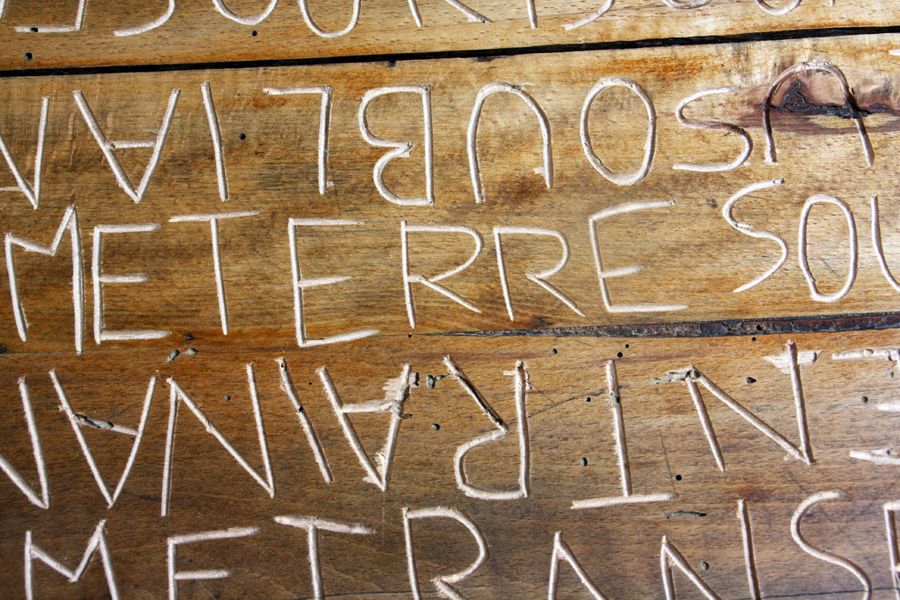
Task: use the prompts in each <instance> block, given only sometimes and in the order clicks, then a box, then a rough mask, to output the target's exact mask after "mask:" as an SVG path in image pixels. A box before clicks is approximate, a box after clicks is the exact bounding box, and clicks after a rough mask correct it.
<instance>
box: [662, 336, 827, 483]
mask: <svg viewBox="0 0 900 600" xmlns="http://www.w3.org/2000/svg"><path fill="white" fill-rule="evenodd" d="M786 351H787V352H791V350H790V346H789V347H788V350H786ZM792 356H794V357H795V359H796V353H794V354H792ZM797 373H798V376H799V370H798V371H797ZM664 380H665V381H681V382H684V384H685V385H686V386H687V387H688V390H689V391H690V394H691V399H692V400H693V403H694V407H695V408H696V410H697V416H698V417H699V419H700V424H701V426H702V427H703V434H704V435H705V436H706V440H707V442H708V443H709V448H710V450H711V451H712V454H713V457H714V458H715V460H716V465H717V466H718V468H719V470H720V471H725V461H724V459H723V458H722V449H721V447H720V446H719V440H718V439H717V437H716V432H715V429H713V426H712V421H711V420H710V418H709V412H708V411H707V409H706V404H705V403H704V402H703V397H702V396H701V395H700V389H699V387H698V386H697V383H698V382H699V383H700V384H701V385H702V386H703V387H705V388H706V389H707V390H708V391H709V392H711V393H712V395H713V396H715V397H716V398H718V399H719V400H721V401H722V402H723V403H724V404H725V405H726V406H727V407H728V408H730V409H731V410H733V411H734V412H736V413H737V414H739V415H740V416H741V417H743V418H744V420H745V421H747V422H748V423H750V424H751V425H753V426H754V427H755V428H756V429H758V430H759V431H760V432H761V433H763V434H764V435H765V436H766V437H768V438H769V439H770V440H772V441H773V442H775V443H776V444H778V445H779V446H780V447H781V448H782V449H783V450H784V451H785V452H787V453H788V454H789V455H790V456H791V457H793V458H795V459H797V460H799V461H803V462H805V463H806V464H807V465H810V464H812V463H813V459H812V450H811V448H810V446H809V433H808V432H809V427H808V425H807V423H806V409H805V404H804V399H803V395H802V389H800V390H799V391H800V393H799V395H798V389H797V388H795V389H794V405H795V412H796V415H797V418H798V423H797V429H798V431H799V435H800V439H801V447H797V446H796V445H794V444H793V443H791V442H789V441H788V440H787V438H785V437H784V436H783V435H781V434H780V433H778V432H777V431H776V430H775V429H774V428H773V427H772V426H771V425H769V424H768V423H766V422H765V421H763V420H762V419H760V418H759V417H757V416H756V415H755V414H753V413H752V412H750V411H749V410H747V409H746V408H744V406H743V405H741V404H739V403H738V402H737V401H735V400H734V398H732V397H731V396H729V395H728V394H726V393H725V392H724V391H723V390H722V389H721V388H720V387H719V386H717V385H716V384H715V383H713V382H712V381H711V380H710V379H709V378H708V377H707V376H706V375H704V374H703V373H701V372H700V371H699V370H697V369H696V368H695V367H693V366H691V367H688V368H687V369H684V370H681V371H672V372H670V373H669V376H667V377H666V378H664ZM792 387H793V376H792Z"/></svg>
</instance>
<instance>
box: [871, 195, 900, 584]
mask: <svg viewBox="0 0 900 600" xmlns="http://www.w3.org/2000/svg"><path fill="white" fill-rule="evenodd" d="M869 201H870V203H871V205H872V246H873V247H874V248H875V256H876V257H877V258H878V268H879V269H881V274H882V275H884V278H885V279H887V282H888V283H889V284H890V286H891V287H892V288H894V291H895V292H900V282H898V281H897V280H896V279H894V276H893V275H892V274H891V270H890V268H889V267H888V264H887V260H886V259H885V257H884V247H883V245H882V243H881V217H880V216H879V214H878V196H872V197H871V198H870V199H869ZM898 600H900V598H898Z"/></svg>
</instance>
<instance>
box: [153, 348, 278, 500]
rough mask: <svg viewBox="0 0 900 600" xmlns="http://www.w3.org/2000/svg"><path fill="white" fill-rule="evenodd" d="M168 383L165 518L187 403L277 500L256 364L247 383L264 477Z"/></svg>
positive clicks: (175, 385) (249, 370) (171, 381)
mask: <svg viewBox="0 0 900 600" xmlns="http://www.w3.org/2000/svg"><path fill="white" fill-rule="evenodd" d="M166 383H168V384H169V426H168V431H167V433H166V454H165V458H164V461H163V483H162V511H161V514H162V516H163V517H165V516H166V515H167V514H168V513H169V497H170V496H171V494H172V489H171V487H172V485H171V484H172V458H173V455H174V452H175V424H176V421H177V419H178V404H179V403H181V402H184V403H185V404H186V405H187V407H188V408H189V409H190V410H191V412H192V413H194V416H195V417H197V420H198V421H200V423H201V424H202V425H203V426H204V428H205V429H206V431H207V432H208V433H210V434H211V435H212V436H213V437H214V438H216V440H217V441H218V442H219V443H220V444H222V447H223V448H225V450H226V451H227V452H228V454H230V455H231V456H232V458H234V459H235V460H236V461H237V463H238V464H239V465H240V466H241V467H242V468H243V469H244V470H245V471H247V473H249V474H250V476H251V477H252V478H253V480H254V481H256V483H258V484H259V485H260V487H262V488H263V489H264V490H265V491H266V493H267V494H269V497H270V498H274V497H275V479H274V477H273V476H272V462H271V459H270V458H269V445H268V443H267V442H266V432H265V428H264V426H263V419H262V410H261V409H260V405H259V396H258V394H257V390H256V377H255V374H254V372H253V363H248V364H247V384H248V387H249V388H250V400H251V402H252V404H253V421H254V423H255V424H256V433H257V437H258V439H259V450H260V454H262V461H263V468H264V469H265V474H266V477H265V479H263V477H262V476H261V475H260V474H259V473H257V472H256V470H255V469H254V468H253V467H251V466H250V463H248V462H247V460H246V459H245V458H244V457H243V456H241V455H240V453H238V451H237V450H235V448H234V446H232V445H231V442H229V441H228V440H227V439H226V438H225V436H224V435H222V432H221V431H219V429H218V428H217V427H216V426H215V425H213V424H212V421H210V420H209V417H207V416H206V414H205V413H204V412H203V411H202V410H200V407H199V406H197V404H196V403H195V402H194V400H193V399H192V398H191V397H190V396H188V394H187V392H185V391H184V389H183V388H182V387H181V386H180V385H178V382H176V381H175V379H174V378H172V377H169V378H168V379H167V380H166Z"/></svg>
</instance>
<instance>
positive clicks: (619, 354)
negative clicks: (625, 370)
mask: <svg viewBox="0 0 900 600" xmlns="http://www.w3.org/2000/svg"><path fill="white" fill-rule="evenodd" d="M616 356H617V357H619V358H622V357H623V356H625V355H624V354H622V353H621V352H616Z"/></svg>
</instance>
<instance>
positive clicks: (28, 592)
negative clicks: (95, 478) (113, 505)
mask: <svg viewBox="0 0 900 600" xmlns="http://www.w3.org/2000/svg"><path fill="white" fill-rule="evenodd" d="M105 528H106V520H103V521H100V523H99V524H98V525H97V527H96V529H94V534H93V535H92V536H91V538H90V539H89V540H88V543H87V547H86V548H85V550H84V554H83V555H82V557H81V562H79V563H78V566H77V567H75V568H74V569H70V568H68V567H67V566H65V565H64V564H62V563H61V562H59V561H58V560H56V559H55V558H53V557H52V556H50V555H49V554H47V553H46V552H45V551H44V550H43V549H42V548H39V547H38V546H35V545H34V543H33V541H32V535H31V530H29V531H26V532H25V567H24V571H25V600H33V599H34V570H33V567H32V562H34V560H35V559H37V560H39V561H41V562H42V563H44V564H45V565H47V566H48V567H50V568H51V569H53V570H54V571H56V572H57V573H59V574H60V575H62V576H63V577H65V578H67V579H68V580H69V583H75V582H77V581H78V580H79V579H81V576H82V575H83V574H84V572H85V571H86V570H87V568H88V564H89V562H90V560H91V557H92V556H93V555H94V552H96V551H97V550H99V551H100V562H102V563H103V573H104V575H105V576H106V586H107V588H109V597H110V598H111V600H119V588H118V586H117V585H116V573H115V571H114V570H113V565H112V555H111V554H110V552H109V544H108V542H107V541H106V533H105V531H104V529H105Z"/></svg>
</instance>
